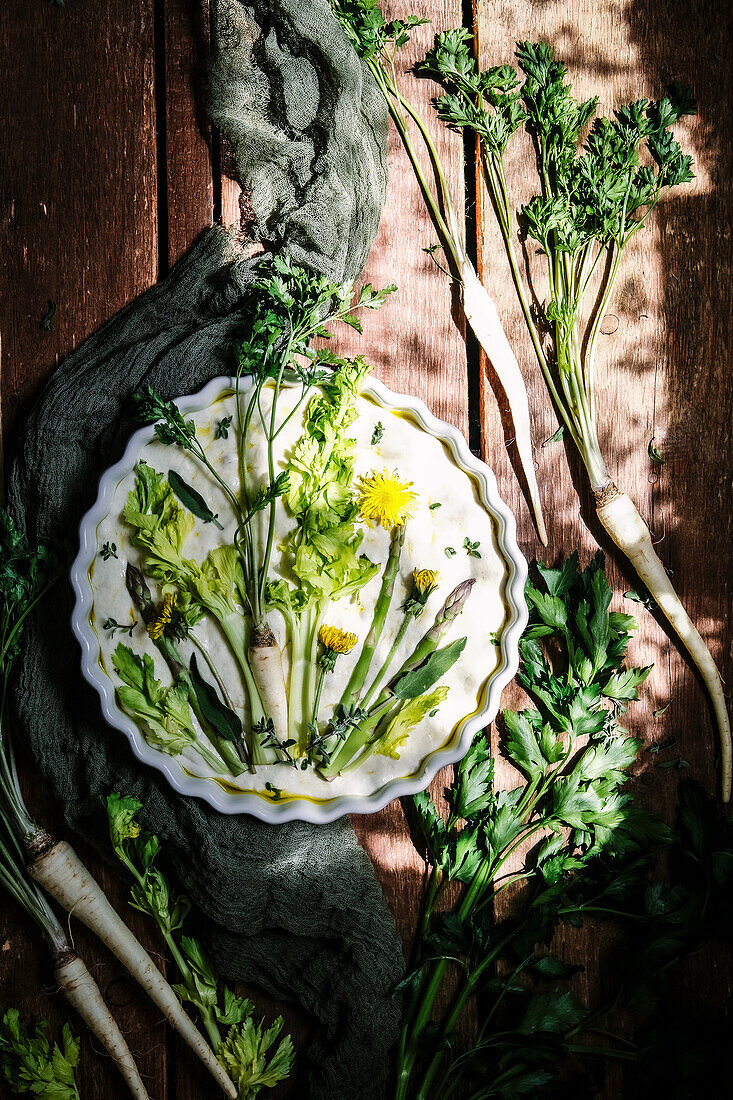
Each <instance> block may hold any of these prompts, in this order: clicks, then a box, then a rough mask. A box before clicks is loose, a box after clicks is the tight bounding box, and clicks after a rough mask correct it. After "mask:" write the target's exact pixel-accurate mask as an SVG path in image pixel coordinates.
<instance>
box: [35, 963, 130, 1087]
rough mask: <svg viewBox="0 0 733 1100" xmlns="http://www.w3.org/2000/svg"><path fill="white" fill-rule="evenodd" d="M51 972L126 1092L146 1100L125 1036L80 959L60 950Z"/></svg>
mask: <svg viewBox="0 0 733 1100" xmlns="http://www.w3.org/2000/svg"><path fill="white" fill-rule="evenodd" d="M54 975H55V977H56V981H57V982H58V987H59V989H60V990H61V992H62V993H63V995H64V997H66V1000H67V1001H68V1002H69V1004H70V1005H71V1006H72V1008H74V1009H76V1011H77V1012H78V1013H79V1015H80V1016H81V1018H82V1020H83V1021H84V1023H85V1024H86V1025H87V1027H88V1028H89V1030H90V1031H91V1032H92V1034H93V1035H96V1037H97V1038H98V1039H99V1041H100V1042H101V1043H103V1044H104V1047H105V1049H106V1050H107V1051H108V1053H109V1054H111V1056H112V1057H113V1058H114V1060H115V1062H116V1063H117V1068H118V1069H119V1071H120V1073H121V1074H122V1076H123V1077H124V1079H125V1082H126V1084H127V1087H128V1088H129V1090H130V1094H131V1095H132V1096H134V1097H135V1098H136V1100H148V1091H147V1089H146V1088H145V1085H144V1084H143V1082H142V1078H141V1077H140V1073H139V1071H138V1068H137V1066H136V1065H135V1059H134V1058H133V1057H132V1054H131V1053H130V1048H129V1047H128V1045H127V1042H126V1041H125V1037H124V1035H123V1034H122V1032H121V1031H120V1029H119V1027H118V1026H117V1022H116V1020H115V1018H114V1016H113V1015H112V1013H111V1012H110V1010H109V1009H108V1008H107V1005H106V1004H105V1002H104V998H103V997H102V994H101V992H100V989H99V986H98V985H97V983H96V982H95V980H94V978H93V977H92V976H91V974H90V973H89V971H88V970H87V967H86V964H85V963H84V961H83V960H82V959H80V958H79V956H78V955H77V954H75V953H73V952H64V953H63V955H62V956H61V958H60V959H59V960H58V961H57V963H56V965H55V967H54Z"/></svg>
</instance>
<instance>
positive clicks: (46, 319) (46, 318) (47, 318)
mask: <svg viewBox="0 0 733 1100" xmlns="http://www.w3.org/2000/svg"><path fill="white" fill-rule="evenodd" d="M59 6H60V7H63V4H61V5H59ZM55 316H56V303H55V302H54V301H53V300H52V299H51V298H49V299H48V309H47V310H46V312H45V313H44V315H43V317H41V320H40V321H39V322H38V326H39V328H42V329H43V330H44V332H51V330H52V329H53V319H54V317H55Z"/></svg>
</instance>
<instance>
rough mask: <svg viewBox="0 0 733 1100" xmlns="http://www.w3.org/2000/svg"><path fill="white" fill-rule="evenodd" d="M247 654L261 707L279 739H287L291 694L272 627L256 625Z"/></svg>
mask: <svg viewBox="0 0 733 1100" xmlns="http://www.w3.org/2000/svg"><path fill="white" fill-rule="evenodd" d="M248 657H249V664H250V668H251V669H252V676H253V678H254V682H255V684H256V685H257V691H258V692H259V696H260V699H261V701H262V709H263V710H264V712H265V715H266V716H267V717H268V718H271V719H272V724H273V728H274V731H275V736H276V737H277V739H278V741H285V740H286V739H287V736H288V694H287V691H286V688H285V675H284V673H283V662H282V652H281V651H280V646H279V645H278V644H277V639H276V638H275V635H274V634H273V632H272V630H270V628H269V626H264V627H259V628H258V627H255V628H253V630H252V635H251V637H250V643H249V653H248Z"/></svg>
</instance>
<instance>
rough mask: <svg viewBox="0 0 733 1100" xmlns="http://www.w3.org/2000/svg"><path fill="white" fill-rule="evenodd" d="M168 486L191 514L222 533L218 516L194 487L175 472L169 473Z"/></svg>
mask: <svg viewBox="0 0 733 1100" xmlns="http://www.w3.org/2000/svg"><path fill="white" fill-rule="evenodd" d="M168 484H169V485H170V487H171V489H172V490H173V492H174V493H175V495H176V496H177V497H178V499H179V500H180V502H181V504H182V505H183V507H184V508H188V510H189V512H192V513H193V515H194V516H197V517H198V519H200V520H203V521H204V523H213V524H215V525H216V526H217V527H218V528H219V530H220V531H223V530H224V528H223V527H222V525H221V524H220V523H219V516H218V514H215V513H214V512H212V511H211V508H209V506H208V504H207V503H206V501H205V500H204V498H203V497H202V496H201V493H199V492H198V491H197V490H196V489H194V487H193V485H189V484H188V482H187V481H184V480H183V478H182V477H181V475H180V474H177V473H176V471H175V470H169V471H168Z"/></svg>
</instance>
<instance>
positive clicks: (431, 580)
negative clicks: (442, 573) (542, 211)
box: [412, 569, 440, 595]
mask: <svg viewBox="0 0 733 1100" xmlns="http://www.w3.org/2000/svg"><path fill="white" fill-rule="evenodd" d="M412 579H413V581H414V583H415V588H416V589H417V590H418V592H419V593H420V594H421V595H423V594H424V593H426V592H427V593H428V595H430V593H431V592H434V591H435V589H436V588H437V586H438V580H439V579H440V578H439V574H438V571H437V569H413V571H412Z"/></svg>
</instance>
